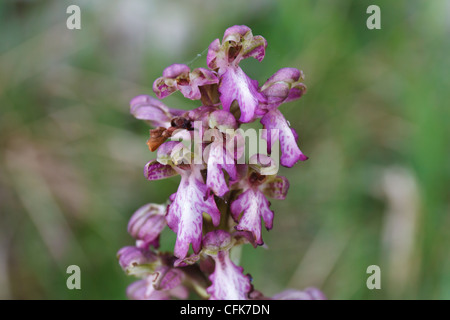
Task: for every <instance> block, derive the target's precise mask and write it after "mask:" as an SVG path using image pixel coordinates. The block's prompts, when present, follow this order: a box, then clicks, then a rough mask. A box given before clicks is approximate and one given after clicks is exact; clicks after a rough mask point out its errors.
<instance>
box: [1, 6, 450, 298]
mask: <svg viewBox="0 0 450 320" xmlns="http://www.w3.org/2000/svg"><path fill="white" fill-rule="evenodd" d="M71 4H76V5H79V6H80V8H81V18H82V29H81V30H68V29H67V28H66V19H67V17H68V16H69V15H68V14H66V8H67V7H68V6H69V5H71ZM371 4H377V5H379V6H380V8H381V26H382V28H381V30H368V29H367V28H366V19H367V18H368V17H369V15H368V14H367V13H366V9H367V7H368V6H369V5H371ZM449 17H450V1H444V0H433V1H426V0H422V1H414V0H408V1H407V0H400V1H390V0H384V1H376V0H372V1H364V0H355V1H350V0H347V1H332V0H317V1H312V0H310V1H284V0H283V1H275V0H274V1H269V0H266V1H256V0H249V1H245V2H244V1H239V0H230V1H206V0H204V1H201V0H193V1H162V0H152V1H145V0H128V1H125V0H123V1H111V0H95V1H77V0H70V1H69V0H58V1H56V0H55V1H1V2H0V298H3V299H124V298H126V297H125V289H126V286H127V285H128V284H129V283H131V282H132V281H134V279H132V278H130V277H127V276H126V275H125V274H124V273H123V271H122V270H121V269H120V267H119V266H118V263H117V260H116V252H117V250H118V249H119V248H121V247H122V246H125V245H130V244H132V243H133V241H132V239H131V236H129V235H128V234H127V231H126V227H127V222H128V219H129V218H130V216H131V214H132V213H133V212H134V210H136V209H137V208H139V207H140V206H141V205H143V204H145V203H148V202H156V203H164V202H165V201H166V199H167V197H168V196H169V195H170V194H171V193H173V192H175V190H176V188H177V184H178V182H179V178H173V179H169V180H164V181H156V182H148V181H146V180H145V178H144V177H143V174H142V170H143V166H144V165H145V163H146V162H147V161H149V160H150V159H153V158H154V157H155V155H154V154H152V153H150V152H149V151H148V149H147V146H146V144H145V142H146V140H147V138H148V127H147V126H146V125H145V124H144V123H142V122H141V121H138V120H135V119H134V118H133V117H132V116H131V115H130V114H129V111H128V103H129V101H130V99H131V98H133V97H134V96H136V95H139V94H151V95H152V94H153V93H152V90H151V85H152V83H153V80H154V79H155V78H157V77H158V76H160V75H161V73H162V70H163V69H164V68H165V67H166V66H168V65H170V64H172V63H176V62H177V63H190V65H191V66H192V67H199V66H205V65H206V62H205V58H206V54H205V53H206V51H205V50H206V49H207V47H208V45H209V43H210V42H212V41H213V40H214V39H216V38H222V35H223V32H224V30H225V29H226V28H227V27H229V26H232V25H234V24H245V25H248V26H249V27H251V28H252V30H253V33H254V34H255V35H263V36H264V37H265V38H266V39H267V41H268V48H267V54H266V57H265V59H264V60H263V61H262V63H258V62H257V61H256V60H250V59H247V60H246V61H244V62H243V63H242V64H241V66H242V67H243V69H244V70H245V71H246V72H247V73H248V74H249V75H250V76H251V77H252V78H253V79H257V80H259V82H260V84H262V83H263V82H264V81H265V79H267V78H268V77H269V76H270V75H271V74H273V73H274V72H275V71H276V70H278V69H279V68H281V67H295V68H299V69H302V70H303V71H304V73H305V75H306V80H305V83H306V85H307V86H308V93H307V94H306V95H305V96H304V97H302V99H300V100H298V101H296V102H292V103H289V104H285V105H283V106H282V107H281V110H282V112H283V113H284V114H285V116H286V118H287V119H288V120H289V121H290V123H291V125H292V127H294V128H295V129H296V130H297V132H298V133H299V135H300V147H301V149H302V151H304V153H306V154H307V155H308V156H309V157H310V160H308V161H307V162H304V163H299V164H297V165H296V166H295V167H294V168H292V169H285V168H283V169H282V171H281V174H282V175H287V176H288V177H289V180H290V182H291V188H290V191H289V194H288V197H287V199H286V201H276V200H275V201H272V209H273V210H274V211H275V220H274V228H273V230H272V231H270V232H267V231H264V233H263V238H264V240H265V242H266V244H267V245H268V247H269V249H268V250H265V249H263V248H258V249H253V248H252V247H251V246H246V247H245V248H244V250H243V255H242V265H243V266H244V269H245V272H248V273H251V274H252V276H253V279H254V285H255V287H256V288H257V289H259V290H261V291H262V292H264V293H265V294H266V295H272V294H274V293H277V292H279V291H281V290H283V289H284V288H296V289H301V288H304V287H307V286H312V285H313V286H317V287H319V288H321V289H322V290H323V291H324V292H325V294H326V295H327V296H328V298H330V299H450V251H449V244H450V233H449V228H450V215H449V212H450V188H449V185H450V183H449V182H450V165H449V159H450V148H449V146H450V143H449V136H450V132H449V119H450V117H449V101H450V90H449V88H450V81H449V79H450V77H449V71H450V50H449V49H450V41H449V40H450V19H449ZM198 54H201V55H202V56H201V57H200V58H198V59H196V60H195V58H196V57H197V56H198ZM165 103H167V104H168V105H169V106H172V107H176V108H186V109H187V108H192V107H194V106H196V105H197V103H196V102H192V101H186V99H183V98H182V96H181V95H179V94H175V95H173V96H171V97H169V98H167V99H166V100H165ZM174 240H175V237H174V234H173V233H172V232H171V231H170V230H168V229H167V230H165V231H164V233H163V238H162V247H163V249H166V250H171V249H172V248H173V244H174ZM72 264H76V265H79V266H80V267H81V288H82V289H81V290H72V291H71V290H68V289H67V288H66V279H67V277H68V274H66V268H67V266H69V265H72ZM369 265H378V266H380V268H381V283H382V284H381V290H368V289H367V287H366V279H367V277H368V276H369V275H368V274H366V269H367V267H368V266H369Z"/></svg>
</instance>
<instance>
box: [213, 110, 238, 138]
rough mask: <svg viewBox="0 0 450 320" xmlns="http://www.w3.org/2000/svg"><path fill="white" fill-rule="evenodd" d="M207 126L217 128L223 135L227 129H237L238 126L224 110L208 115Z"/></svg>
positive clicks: (232, 117) (233, 118)
mask: <svg viewBox="0 0 450 320" xmlns="http://www.w3.org/2000/svg"><path fill="white" fill-rule="evenodd" d="M208 124H209V127H210V128H217V129H219V131H220V132H222V133H225V131H226V130H228V129H237V128H238V124H237V122H236V119H235V117H234V116H233V115H232V114H231V113H229V112H228V111H225V110H216V111H214V112H212V113H211V114H210V115H209V118H208Z"/></svg>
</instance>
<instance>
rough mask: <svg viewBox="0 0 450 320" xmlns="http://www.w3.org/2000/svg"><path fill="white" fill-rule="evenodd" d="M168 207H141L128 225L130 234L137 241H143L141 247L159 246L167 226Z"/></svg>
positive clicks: (152, 205) (149, 204) (150, 205)
mask: <svg viewBox="0 0 450 320" xmlns="http://www.w3.org/2000/svg"><path fill="white" fill-rule="evenodd" d="M166 209H167V206H166V205H158V204H153V203H148V204H146V205H145V206H142V207H140V208H139V209H138V210H137V211H136V212H135V213H134V214H133V216H132V217H131V219H130V222H129V223H128V233H129V234H131V236H132V237H133V238H135V239H136V240H140V241H142V243H140V246H141V247H143V248H145V247H148V245H150V244H153V245H155V248H157V247H158V246H159V243H158V241H156V242H155V240H158V238H159V235H160V234H161V231H162V230H163V229H164V227H165V226H166V225H167V223H166V219H165V214H166Z"/></svg>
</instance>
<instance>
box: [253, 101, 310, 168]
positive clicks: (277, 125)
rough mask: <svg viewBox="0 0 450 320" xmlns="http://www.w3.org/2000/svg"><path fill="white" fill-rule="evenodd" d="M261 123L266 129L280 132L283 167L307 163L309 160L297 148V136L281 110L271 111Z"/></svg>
mask: <svg viewBox="0 0 450 320" xmlns="http://www.w3.org/2000/svg"><path fill="white" fill-rule="evenodd" d="M261 123H262V124H263V125H264V128H265V129H268V130H271V129H277V130H279V137H280V146H281V161H280V163H281V165H282V166H285V167H288V168H290V167H292V166H294V164H295V163H297V161H299V160H300V161H305V160H307V159H308V157H307V156H305V155H304V154H303V153H302V152H301V151H300V149H299V148H298V146H297V142H296V141H295V136H294V134H293V133H292V130H291V128H290V127H289V124H288V122H287V121H286V119H285V118H284V116H283V114H282V113H281V112H280V111H279V110H276V109H275V110H272V111H269V112H268V113H267V114H266V115H265V116H264V117H262V119H261Z"/></svg>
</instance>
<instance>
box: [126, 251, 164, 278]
mask: <svg viewBox="0 0 450 320" xmlns="http://www.w3.org/2000/svg"><path fill="white" fill-rule="evenodd" d="M117 258H118V259H119V264H120V266H121V267H122V269H123V270H124V271H125V272H126V273H127V274H133V275H140V274H146V273H151V272H152V268H153V267H152V265H153V264H155V263H156V262H157V260H158V257H157V256H156V255H155V254H154V253H153V252H151V251H149V250H145V249H142V248H137V247H131V246H129V247H124V248H122V249H120V250H119V251H118V252H117ZM147 266H148V267H147Z"/></svg>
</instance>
